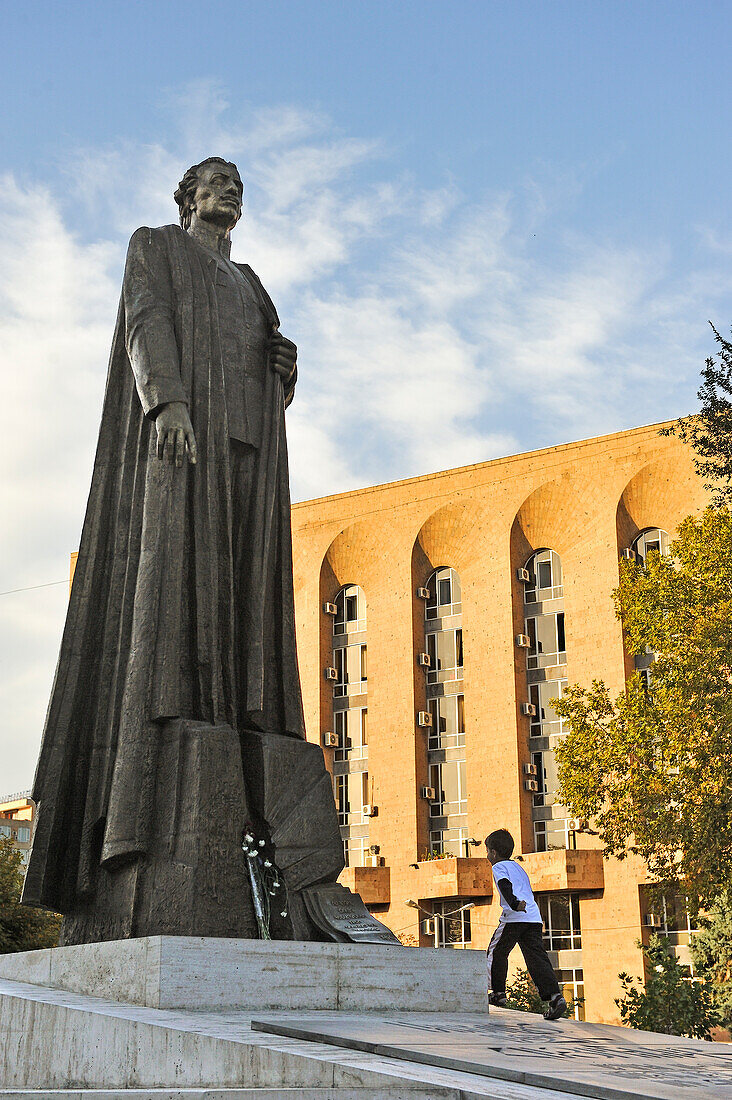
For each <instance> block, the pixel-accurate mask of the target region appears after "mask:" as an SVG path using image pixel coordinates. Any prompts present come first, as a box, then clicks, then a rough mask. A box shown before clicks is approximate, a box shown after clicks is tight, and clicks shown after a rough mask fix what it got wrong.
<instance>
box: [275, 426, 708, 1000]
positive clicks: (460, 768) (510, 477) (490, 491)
mask: <svg viewBox="0 0 732 1100" xmlns="http://www.w3.org/2000/svg"><path fill="white" fill-rule="evenodd" d="M658 429H659V426H658V425H655V426H651V427H646V428H638V429H635V430H633V431H628V432H622V433H618V434H616V435H610V436H604V437H601V438H598V439H590V440H586V441H583V442H580V443H571V444H567V445H565V446H561V447H552V448H549V449H547V450H543V451H536V452H533V453H531V454H523V455H516V456H513V457H510V458H504V459H498V460H495V461H492V462H484V463H479V464H478V465H475V466H468V467H464V468H462V469H457V470H448V471H446V472H444V473H438V474H430V475H427V476H424V477H417V478H412V479H409V480H407V481H400V482H393V483H391V484H387V485H379V486H375V487H374V488H368V489H361V490H358V491H356V492H350V493H342V494H338V495H336V496H330V497H324V498H321V499H319V500H314V501H306V502H304V503H302V504H296V505H295V506H294V507H293V512H292V516H293V542H294V568H295V591H296V600H297V629H298V647H299V657H300V671H301V677H302V685H303V695H304V703H305V713H306V719H307V727H308V737H309V738H310V739H311V740H313V741H316V740H317V741H319V742H320V743H321V744H322V745H323V747H324V750H325V755H326V760H327V762H328V766H329V768H330V769H331V770H332V772H333V776H334V788H335V792H336V801H337V804H338V811H339V816H340V822H341V831H342V834H343V838H344V847H345V850H346V853H347V860H348V867H347V869H346V871H345V872H344V875H343V877H342V881H344V882H345V883H346V884H347V885H350V886H352V887H353V888H355V889H358V890H359V891H360V892H361V894H362V896H363V897H364V900H365V901H367V903H368V904H369V906H370V908H371V909H372V911H373V912H374V913H375V914H377V915H378V916H379V917H380V919H381V920H383V921H384V922H385V923H386V924H387V925H389V927H390V928H392V929H393V930H394V931H395V932H397V933H398V934H399V935H400V936H402V937H403V938H404V940H405V942H412V943H419V944H420V945H422V946H425V947H427V946H430V945H440V946H442V945H444V946H453V947H458V946H460V947H466V948H478V949H484V948H485V947H486V946H487V944H488V940H489V938H490V935H491V932H492V929H493V928H494V927H495V925H496V923H497V920H498V915H499V904H498V902H497V900H495V899H494V898H492V886H491V877H490V867H489V865H488V863H487V862H486V860H485V858H484V857H483V851H484V849H483V847H482V841H483V838H484V837H485V836H486V834H487V833H488V832H489V831H490V830H491V829H494V828H497V827H500V826H503V827H506V828H508V829H510V831H511V832H512V833H513V835H514V837H515V838H516V850H517V852H518V853H523V861H524V866H525V868H526V870H527V871H528V873H529V875H530V877H531V880H532V882H533V885H534V890H535V892H536V894H537V896H538V898H539V902H540V906H541V908H542V913H543V915H544V918H545V924H546V940H547V946H548V947H549V948H550V950H551V951H552V952H553V962H554V964H555V966H556V967H557V969H558V970H559V971H561V980H562V982H563V984H564V985H565V987H566V988H567V990H568V992H569V993H574V994H579V995H580V996H584V998H585V1012H586V1016H587V1018H588V1019H591V1020H602V1021H615V1020H617V1016H618V1014H617V1009H616V1007H615V1004H614V998H615V997H616V996H618V995H619V993H620V983H619V981H618V977H617V976H618V973H619V971H621V970H627V971H630V972H631V973H636V974H637V973H639V970H640V967H641V957H640V954H639V952H638V950H637V948H636V946H635V941H636V940H637V939H639V938H640V937H641V936H642V935H644V934H646V935H647V933H648V927H649V924H650V922H652V921H653V922H656V923H657V922H659V921H660V924H661V928H662V930H664V929H665V930H667V931H669V933H670V934H671V936H672V940H673V941H674V942H677V943H680V944H683V942H684V940H685V938H686V939H687V940H688V934H687V932H688V930H687V928H686V925H685V924H684V921H685V919H686V918H685V915H684V910H683V906H681V907H680V908H679V909H678V911H672V908H673V907H672V906H671V905H669V907H668V910H664V912H663V913H662V914H661V915H660V916H658V915H652V914H650V913H649V912H648V906H647V905H646V904H645V901H644V891H643V882H644V874H643V869H642V867H641V865H640V864H639V863H638V862H637V861H635V860H633V859H628V860H625V861H623V862H618V861H616V860H603V858H602V854H601V852H600V851H599V849H598V845H597V841H596V839H595V837H594V836H593V835H591V833H589V832H588V831H586V829H587V826H586V823H583V822H580V821H576V820H572V819H571V818H570V817H569V815H568V813H567V811H566V810H564V809H563V807H561V806H559V805H557V803H556V799H555V795H554V792H555V787H556V776H555V769H554V764H553V747H554V745H555V744H556V741H557V739H558V738H560V737H562V736H563V735H564V731H563V729H562V724H561V722H560V721H559V720H558V719H557V717H556V715H555V714H554V713H553V711H552V708H551V705H550V702H549V700H550V699H552V698H556V697H557V696H558V695H559V694H561V691H562V689H563V687H564V685H565V684H566V683H567V682H568V681H569V682H578V683H581V684H587V685H589V683H590V682H591V680H592V679H593V678H602V679H603V680H604V681H605V682H606V684H608V686H609V687H610V689H611V690H612V691H613V692H618V691H620V690H621V689H622V687H623V684H624V682H625V678H626V676H627V675H629V674H630V673H631V672H632V670H633V668H634V663H635V662H634V659H633V658H632V657H631V656H629V655H628V654H626V653H625V651H624V648H623V636H622V631H621V628H620V624H619V623H618V621H617V619H616V617H615V614H614V608H613V603H612V599H611V591H612V589H613V588H614V587H615V586H616V585H617V583H618V561H619V558H620V557H621V556H622V555H623V554H627V553H629V552H633V553H636V554H639V555H640V556H644V555H645V553H647V552H648V551H649V550H650V549H653V548H654V547H655V546H656V545H657V546H658V548H660V549H661V550H663V549H665V547H666V545H667V542H668V538H669V537H672V536H673V534H674V532H675V530H676V527H677V525H678V523H679V521H680V520H681V519H682V518H683V517H684V516H685V515H687V514H689V513H690V512H694V511H697V510H699V509H701V508H702V507H703V506H704V505H705V503H706V496H705V493H704V491H703V489H702V487H701V484H700V482H699V480H698V479H697V477H696V475H695V474H694V470H693V464H692V461H691V457H690V454H689V452H688V450H687V449H686V448H685V447H684V446H683V445H682V444H680V443H679V442H678V440H676V439H673V438H672V439H667V438H662V437H660V436H659V434H658ZM640 663H641V664H642V663H643V662H642V661H641V662H640ZM430 856H432V857H433V858H429V857H430ZM435 856H448V857H450V856H451V857H452V858H434V857H435ZM515 956H516V957H515V958H514V959H513V961H514V965H516V964H518V963H519V962H520V957H518V952H515Z"/></svg>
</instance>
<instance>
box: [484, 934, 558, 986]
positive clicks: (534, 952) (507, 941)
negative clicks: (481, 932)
mask: <svg viewBox="0 0 732 1100" xmlns="http://www.w3.org/2000/svg"><path fill="white" fill-rule="evenodd" d="M541 933H542V926H541V925H540V924H530V923H529V922H528V921H515V922H514V923H511V924H499V925H498V928H496V930H495V932H494V933H493V936H492V937H491V942H490V943H489V944H488V952H487V954H488V988H489V989H490V990H491V992H492V993H505V992H506V974H507V972H508V956H509V955H510V953H511V951H513V949H514V947H515V946H516V944H518V945H519V947H520V948H521V953H522V955H523V956H524V962H525V963H526V969H527V970H528V972H529V974H530V975H531V979H532V981H533V983H534V985H535V986H536V988H537V989H538V990H539V996H540V997H541V999H542V1001H548V1000H549V999H550V998H551V997H553V996H554V994H555V993H558V992H559V984H558V982H557V976H556V974H555V973H554V969H553V967H552V964H551V963H550V962H549V956H548V955H547V953H546V950H545V948H544V944H543V942H542V939H541Z"/></svg>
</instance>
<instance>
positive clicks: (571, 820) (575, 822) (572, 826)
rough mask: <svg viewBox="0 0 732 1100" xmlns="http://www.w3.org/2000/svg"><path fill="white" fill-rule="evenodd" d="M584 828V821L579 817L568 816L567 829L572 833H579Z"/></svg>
mask: <svg viewBox="0 0 732 1100" xmlns="http://www.w3.org/2000/svg"><path fill="white" fill-rule="evenodd" d="M581 828H582V822H581V821H580V819H579V818H578V817H568V818H567V831H568V832H570V833H578V832H579V831H580V829H581Z"/></svg>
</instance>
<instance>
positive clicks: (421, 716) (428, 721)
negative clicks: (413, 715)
mask: <svg viewBox="0 0 732 1100" xmlns="http://www.w3.org/2000/svg"><path fill="white" fill-rule="evenodd" d="M417 725H418V726H431V725H432V715H431V714H430V712H429V711H428V710H420V711H418V713H417Z"/></svg>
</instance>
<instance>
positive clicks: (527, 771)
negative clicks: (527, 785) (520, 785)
mask: <svg viewBox="0 0 732 1100" xmlns="http://www.w3.org/2000/svg"><path fill="white" fill-rule="evenodd" d="M524 775H534V776H535V775H538V772H537V770H536V764H524Z"/></svg>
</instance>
